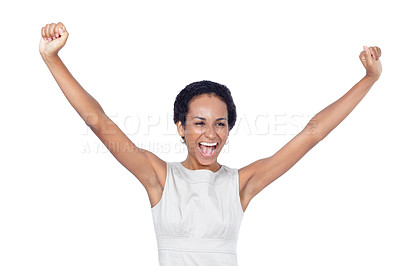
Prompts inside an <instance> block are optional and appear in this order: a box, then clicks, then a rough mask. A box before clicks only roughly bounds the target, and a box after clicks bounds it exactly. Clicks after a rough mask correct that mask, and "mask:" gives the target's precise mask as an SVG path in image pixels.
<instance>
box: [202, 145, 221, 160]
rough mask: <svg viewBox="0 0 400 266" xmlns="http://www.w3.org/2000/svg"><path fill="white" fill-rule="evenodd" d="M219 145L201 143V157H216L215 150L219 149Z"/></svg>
mask: <svg viewBox="0 0 400 266" xmlns="http://www.w3.org/2000/svg"><path fill="white" fill-rule="evenodd" d="M217 146H218V143H217V142H212V143H210V142H200V143H199V150H200V153H201V155H203V156H204V157H211V156H213V155H214V153H215V150H216V149H217Z"/></svg>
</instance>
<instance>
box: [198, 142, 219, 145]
mask: <svg viewBox="0 0 400 266" xmlns="http://www.w3.org/2000/svg"><path fill="white" fill-rule="evenodd" d="M200 144H201V145H204V146H216V145H217V143H216V142H214V143H207V142H200Z"/></svg>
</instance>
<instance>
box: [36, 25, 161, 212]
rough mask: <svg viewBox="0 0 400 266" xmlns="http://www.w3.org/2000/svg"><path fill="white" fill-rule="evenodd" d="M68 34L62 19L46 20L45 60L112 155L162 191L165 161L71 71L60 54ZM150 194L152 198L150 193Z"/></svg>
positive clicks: (42, 46) (150, 188)
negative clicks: (107, 111) (113, 116)
mask: <svg viewBox="0 0 400 266" xmlns="http://www.w3.org/2000/svg"><path fill="white" fill-rule="evenodd" d="M68 35H69V34H68V32H67V30H66V28H65V26H64V25H63V24H62V23H58V24H55V23H52V24H47V25H46V27H43V28H42V38H41V40H40V46H39V50H40V54H41V56H42V58H43V60H44V62H45V63H46V65H47V67H48V68H49V70H50V72H51V74H52V75H53V77H54V79H55V80H56V82H57V84H58V85H59V86H60V88H61V90H62V92H63V93H64V95H65V97H66V98H67V99H68V101H69V102H70V104H71V105H72V107H73V108H74V109H75V110H76V111H77V112H78V114H79V115H80V116H81V117H82V119H83V120H84V121H85V123H86V124H87V125H88V126H89V127H90V129H91V130H92V131H93V132H94V133H95V134H96V136H97V137H99V139H100V140H101V141H102V142H103V143H104V145H105V146H106V147H107V149H108V150H110V152H111V153H112V155H113V156H114V157H115V158H116V159H117V160H118V161H119V162H120V163H121V164H122V165H123V166H124V167H125V168H126V169H128V170H129V171H130V172H131V173H132V174H133V175H135V176H136V177H137V178H138V179H139V181H140V182H141V183H142V184H143V186H144V187H145V188H146V190H147V191H148V192H151V194H153V193H154V194H159V193H157V192H159V191H157V190H159V189H160V182H159V181H160V180H162V177H163V176H165V175H166V163H165V162H164V161H163V160H161V159H160V158H158V157H157V156H156V155H154V154H153V153H151V152H149V151H147V150H144V149H140V148H138V147H137V146H136V145H135V144H134V143H133V142H132V141H131V140H130V139H129V138H128V137H127V136H126V135H125V134H124V133H123V132H122V131H121V129H120V128H119V127H118V126H117V125H116V124H115V123H114V122H113V121H112V120H111V119H110V118H109V117H108V116H107V115H106V114H105V112H104V110H103V109H102V107H101V106H100V104H99V103H98V102H97V101H96V100H95V99H94V98H93V97H92V96H91V95H90V94H89V93H88V92H87V91H85V89H83V87H82V86H81V85H80V84H79V83H78V82H77V81H76V80H75V78H74V77H73V76H72V75H71V73H70V72H69V71H68V69H67V68H66V66H65V65H64V63H63V62H62V60H61V59H60V57H59V56H58V52H59V50H60V49H61V48H62V47H63V46H64V45H65V43H66V41H67V38H68ZM153 191H154V192H153ZM149 196H150V201H152V198H153V197H152V195H150V193H149ZM154 197H156V196H154ZM154 201H156V200H154ZM152 205H153V204H152Z"/></svg>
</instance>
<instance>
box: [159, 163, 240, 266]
mask: <svg viewBox="0 0 400 266" xmlns="http://www.w3.org/2000/svg"><path fill="white" fill-rule="evenodd" d="M151 212H152V215H153V222H154V229H155V233H156V237H157V245H158V259H159V261H160V266H181V265H182V266H191V265H199V266H214V265H218V266H225V265H226V266H228V265H229V266H234V265H237V257H236V244H237V239H238V234H239V228H240V224H241V221H242V217H243V214H244V212H243V209H242V205H241V203H240V197H239V173H238V169H233V168H229V167H227V166H222V167H221V168H220V169H219V170H218V171H217V172H215V173H214V172H212V171H210V170H206V169H200V170H190V169H187V168H186V167H184V166H183V165H182V164H181V163H180V162H167V178H166V182H165V186H164V191H163V194H162V197H161V200H160V202H159V203H157V205H155V206H154V207H153V208H151Z"/></svg>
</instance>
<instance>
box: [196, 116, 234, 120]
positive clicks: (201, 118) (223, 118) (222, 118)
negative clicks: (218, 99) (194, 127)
mask: <svg viewBox="0 0 400 266" xmlns="http://www.w3.org/2000/svg"><path fill="white" fill-rule="evenodd" d="M195 118H198V119H200V120H207V119H205V118H204V117H201V116H193V117H192V119H195ZM220 120H228V119H226V118H225V117H221V118H217V119H215V121H220Z"/></svg>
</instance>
